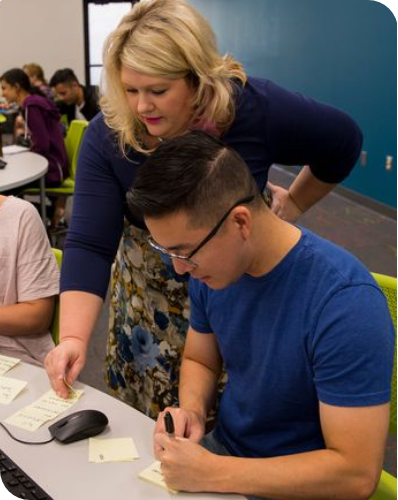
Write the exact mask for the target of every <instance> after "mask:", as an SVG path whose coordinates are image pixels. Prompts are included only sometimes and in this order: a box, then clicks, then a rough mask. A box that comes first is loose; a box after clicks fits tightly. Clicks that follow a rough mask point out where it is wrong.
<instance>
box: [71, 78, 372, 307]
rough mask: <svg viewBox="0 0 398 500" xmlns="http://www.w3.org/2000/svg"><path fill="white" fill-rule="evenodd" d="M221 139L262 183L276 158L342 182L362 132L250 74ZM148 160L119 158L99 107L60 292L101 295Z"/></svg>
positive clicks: (82, 159) (81, 165)
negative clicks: (129, 195)
mask: <svg viewBox="0 0 398 500" xmlns="http://www.w3.org/2000/svg"><path fill="white" fill-rule="evenodd" d="M221 139H222V140H223V141H224V142H225V143H227V144H228V145H230V146H231V147H233V148H234V149H235V150H236V151H237V152H238V153H239V154H240V155H241V156H242V157H243V159H244V160H245V161H246V163H247V164H248V166H249V167H250V169H251V171H252V173H253V176H254V178H255V179H256V181H257V183H258V185H259V186H260V188H263V187H264V185H265V183H266V182H267V177H268V170H269V168H270V166H271V165H272V164H273V163H279V164H282V165H309V166H310V168H311V171H312V172H313V174H314V175H315V176H316V177H317V178H318V179H320V180H322V181H325V182H330V183H338V182H341V181H342V180H343V179H344V178H345V177H346V176H347V175H348V174H349V173H350V171H351V169H352V168H353V167H354V165H355V163H356V161H357V159H358V156H359V153H360V151H361V147H362V133H361V131H360V129H359V128H358V126H357V125H356V123H355V122H354V121H353V120H352V119H351V118H350V117H349V116H348V115H347V114H345V113H343V112H342V111H339V110H337V109H336V108H333V107H331V106H328V105H326V104H322V103H319V102H317V101H314V100H313V99H310V98H308V97H305V96H303V95H301V94H299V93H296V92H289V91H287V90H285V89H283V88H281V87H280V86H278V85H276V84H275V83H273V82H271V81H269V80H263V79H259V78H249V79H248V82H247V83H246V85H245V87H244V89H243V90H241V91H240V92H238V93H237V96H236V117H235V120H234V123H233V125H232V126H231V127H230V129H229V130H228V132H227V133H225V134H224V135H223V136H222V138H221ZM145 159H146V156H145V155H143V154H141V153H137V152H135V151H131V152H130V153H129V154H128V159H127V158H124V157H123V155H122V153H121V152H120V150H119V148H118V145H117V137H116V135H115V133H114V132H112V131H111V130H110V129H109V128H108V127H107V126H106V125H105V123H104V118H103V116H102V114H98V115H97V116H96V117H95V118H94V119H93V120H92V121H91V122H90V124H89V126H88V129H87V131H86V133H85V136H84V140H83V144H82V148H81V150H80V155H79V162H78V168H77V177H76V186H75V194H74V206H73V217H72V221H71V226H70V229H69V231H68V237H67V241H66V243H65V255H64V261H63V265H62V273H61V291H67V290H80V291H85V292H90V293H93V294H95V295H99V296H100V297H103V298H104V297H105V295H106V291H107V288H108V283H109V276H110V266H111V264H112V262H113V260H114V258H115V254H116V251H117V248H118V245H119V241H120V237H121V235H122V230H123V220H124V215H125V214H126V203H125V194H126V191H127V190H128V188H129V187H130V185H131V184H132V182H133V180H134V176H135V171H136V168H137V167H138V165H140V164H141V163H142V162H143V161H144V160H145ZM137 225H140V223H139V221H137Z"/></svg>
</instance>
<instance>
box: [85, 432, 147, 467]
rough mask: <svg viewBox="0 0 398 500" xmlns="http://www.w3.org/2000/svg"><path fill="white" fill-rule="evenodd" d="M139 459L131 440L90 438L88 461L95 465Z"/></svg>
mask: <svg viewBox="0 0 398 500" xmlns="http://www.w3.org/2000/svg"><path fill="white" fill-rule="evenodd" d="M137 458H140V455H139V453H138V451H137V448H136V446H135V443H134V441H133V438H131V437H130V438H117V439H97V438H90V439H89V445H88V461H89V462H93V463H96V464H100V463H104V462H132V461H133V460H136V459H137Z"/></svg>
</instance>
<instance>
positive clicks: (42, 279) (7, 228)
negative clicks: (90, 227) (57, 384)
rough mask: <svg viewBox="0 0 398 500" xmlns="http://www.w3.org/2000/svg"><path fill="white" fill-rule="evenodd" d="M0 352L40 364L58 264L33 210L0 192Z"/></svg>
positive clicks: (47, 338)
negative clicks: (1, 194) (0, 194)
mask: <svg viewBox="0 0 398 500" xmlns="http://www.w3.org/2000/svg"><path fill="white" fill-rule="evenodd" d="M0 234H1V237H0V354H3V355H6V356H13V357H16V358H20V359H22V361H26V362H28V363H32V364H35V365H39V366H41V365H42V364H43V362H44V358H45V357H46V355H47V353H48V352H49V351H50V350H51V349H52V348H53V347H54V342H53V340H52V337H51V334H50V332H49V326H50V323H51V319H52V315H53V307H54V296H55V295H57V294H58V293H59V269H58V265H57V262H56V260H55V257H54V254H53V252H52V250H51V248H50V244H49V241H48V238H47V234H46V232H45V229H44V226H43V223H42V221H41V219H40V217H39V214H38V212H37V210H36V209H35V208H34V206H33V205H31V204H30V203H28V202H27V201H24V200H21V199H19V198H14V197H12V196H9V197H6V196H0Z"/></svg>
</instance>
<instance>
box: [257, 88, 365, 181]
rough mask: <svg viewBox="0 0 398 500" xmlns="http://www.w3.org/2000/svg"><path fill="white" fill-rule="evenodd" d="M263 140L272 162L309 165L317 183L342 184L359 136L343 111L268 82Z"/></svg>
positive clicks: (355, 157)
mask: <svg viewBox="0 0 398 500" xmlns="http://www.w3.org/2000/svg"><path fill="white" fill-rule="evenodd" d="M264 112H265V116H266V120H265V124H266V125H265V127H266V129H265V134H266V137H265V141H266V144H267V145H268V147H269V148H270V149H271V151H272V154H271V156H272V159H273V163H280V164H282V165H309V167H310V169H311V171H312V173H313V174H314V175H315V177H317V178H318V179H319V180H321V181H324V182H329V183H339V182H341V181H343V180H344V179H345V178H346V177H347V176H348V175H349V173H350V172H351V170H352V169H353V168H354V166H355V164H356V162H357V160H358V157H359V154H360V152H361V148H362V141H363V136H362V132H361V130H360V128H359V127H358V125H357V124H356V122H355V121H354V120H353V119H352V118H351V117H350V116H349V115H348V114H346V113H345V112H343V111H341V110H339V109H337V108H335V107H333V106H330V105H327V104H324V103H322V102H319V101H316V100H314V99H311V98H309V97H306V96H304V95H302V94H300V93H298V92H289V91H287V90H285V89H283V88H282V87H279V86H278V85H276V84H274V83H272V82H268V85H267V101H266V107H265V110H264Z"/></svg>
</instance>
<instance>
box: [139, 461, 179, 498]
mask: <svg viewBox="0 0 398 500" xmlns="http://www.w3.org/2000/svg"><path fill="white" fill-rule="evenodd" d="M138 477H139V478H140V479H144V481H148V482H149V483H152V484H155V485H156V486H160V487H161V488H163V489H165V490H167V491H169V492H170V493H178V491H177V490H174V489H173V488H169V487H168V486H167V484H166V481H165V480H164V477H163V474H162V469H161V468H160V462H159V461H156V462H154V463H153V464H152V465H150V466H149V467H147V468H146V469H144V470H143V471H142V472H140V473H139V474H138Z"/></svg>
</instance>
